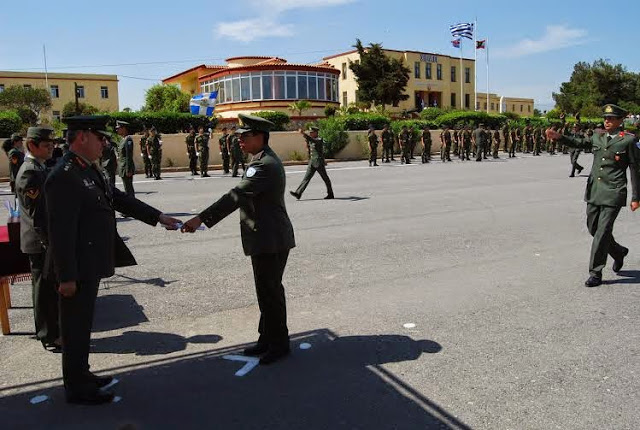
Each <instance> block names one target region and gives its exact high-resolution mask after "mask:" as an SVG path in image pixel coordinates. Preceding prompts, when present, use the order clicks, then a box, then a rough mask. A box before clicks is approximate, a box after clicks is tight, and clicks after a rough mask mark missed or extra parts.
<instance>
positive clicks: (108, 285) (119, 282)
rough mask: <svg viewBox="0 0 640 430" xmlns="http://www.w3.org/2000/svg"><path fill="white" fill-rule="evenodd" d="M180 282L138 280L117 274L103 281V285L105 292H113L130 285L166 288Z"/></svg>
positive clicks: (161, 279) (154, 279) (160, 279)
mask: <svg viewBox="0 0 640 430" xmlns="http://www.w3.org/2000/svg"><path fill="white" fill-rule="evenodd" d="M174 282H178V281H165V280H164V279H163V278H149V279H136V278H132V277H131V276H126V275H120V274H116V275H114V276H112V277H111V278H109V279H105V280H103V281H102V285H103V286H104V289H105V290H112V289H114V288H119V287H125V286H129V285H137V284H145V285H152V286H154V287H160V288H164V287H166V286H167V285H171V284H173V283H174Z"/></svg>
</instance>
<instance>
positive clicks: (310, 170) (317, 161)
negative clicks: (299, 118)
mask: <svg viewBox="0 0 640 430" xmlns="http://www.w3.org/2000/svg"><path fill="white" fill-rule="evenodd" d="M298 131H299V132H300V134H302V136H304V140H305V141H306V143H307V146H308V148H309V164H308V165H307V172H306V173H305V175H304V178H303V179H302V182H301V183H300V186H298V189H297V190H295V191H289V194H291V195H292V196H293V197H295V198H296V199H298V200H300V197H302V193H304V190H306V189H307V185H309V182H310V181H311V178H313V175H314V174H315V173H316V172H318V173H319V174H320V177H321V178H322V180H323V181H324V184H325V185H326V186H327V196H326V197H325V199H333V198H334V196H333V188H332V186H331V179H329V175H327V170H326V169H325V166H324V147H325V146H326V143H325V141H324V139H322V138H321V137H318V131H319V129H318V127H311V129H310V131H309V133H308V134H307V133H305V132H304V131H303V130H302V129H298Z"/></svg>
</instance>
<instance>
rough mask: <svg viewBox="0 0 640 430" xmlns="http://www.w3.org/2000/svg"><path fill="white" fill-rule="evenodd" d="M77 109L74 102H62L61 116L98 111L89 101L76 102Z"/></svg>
mask: <svg viewBox="0 0 640 430" xmlns="http://www.w3.org/2000/svg"><path fill="white" fill-rule="evenodd" d="M78 108H79V111H76V102H75V101H70V102H67V103H65V104H64V106H63V107H62V117H63V118H64V117H67V116H74V115H93V114H95V113H97V112H98V110H99V109H98V108H97V107H95V106H92V105H90V104H89V103H82V102H80V103H78Z"/></svg>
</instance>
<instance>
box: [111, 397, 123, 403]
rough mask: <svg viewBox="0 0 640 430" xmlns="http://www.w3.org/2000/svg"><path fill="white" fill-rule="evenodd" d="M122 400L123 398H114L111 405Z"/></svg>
mask: <svg viewBox="0 0 640 430" xmlns="http://www.w3.org/2000/svg"><path fill="white" fill-rule="evenodd" d="M120 400H122V397H120V396H114V398H113V400H111V403H118V402H119V401H120Z"/></svg>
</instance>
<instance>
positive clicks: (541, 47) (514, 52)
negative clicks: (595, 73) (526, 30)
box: [494, 25, 587, 58]
mask: <svg viewBox="0 0 640 430" xmlns="http://www.w3.org/2000/svg"><path fill="white" fill-rule="evenodd" d="M586 37H587V30H583V29H581V28H569V27H567V26H566V25H548V26H547V28H546V32H545V34H544V35H543V36H542V37H541V38H539V39H523V40H521V41H519V42H518V43H516V44H514V45H512V46H509V47H506V48H502V49H496V51H495V52H494V54H495V55H496V57H502V58H518V57H524V56H527V55H531V54H540V53H542V52H548V51H555V50H558V49H563V48H567V47H569V46H576V45H581V44H583V43H585V42H586Z"/></svg>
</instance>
